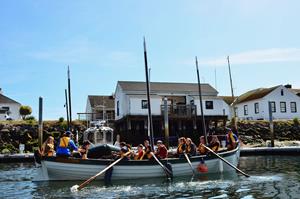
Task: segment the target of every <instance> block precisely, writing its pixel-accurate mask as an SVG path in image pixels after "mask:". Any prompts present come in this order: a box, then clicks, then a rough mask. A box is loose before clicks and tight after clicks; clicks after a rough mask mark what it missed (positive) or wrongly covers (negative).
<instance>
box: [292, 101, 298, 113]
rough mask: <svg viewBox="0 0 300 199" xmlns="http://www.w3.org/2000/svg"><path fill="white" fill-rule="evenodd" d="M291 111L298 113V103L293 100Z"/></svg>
mask: <svg viewBox="0 0 300 199" xmlns="http://www.w3.org/2000/svg"><path fill="white" fill-rule="evenodd" d="M291 112H292V113H297V104H296V102H291Z"/></svg>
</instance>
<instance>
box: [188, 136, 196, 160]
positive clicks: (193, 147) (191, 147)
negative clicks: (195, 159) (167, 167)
mask: <svg viewBox="0 0 300 199" xmlns="http://www.w3.org/2000/svg"><path fill="white" fill-rule="evenodd" d="M196 151H197V147H196V145H195V144H194V142H193V141H192V139H191V138H186V150H185V152H186V154H188V155H189V156H194V155H196Z"/></svg>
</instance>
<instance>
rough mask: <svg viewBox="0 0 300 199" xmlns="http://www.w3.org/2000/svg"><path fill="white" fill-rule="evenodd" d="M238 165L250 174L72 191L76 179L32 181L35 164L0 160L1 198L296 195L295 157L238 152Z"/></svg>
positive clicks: (299, 168)
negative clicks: (263, 155)
mask: <svg viewBox="0 0 300 199" xmlns="http://www.w3.org/2000/svg"><path fill="white" fill-rule="evenodd" d="M239 168H240V169H242V170H243V171H245V172H246V173H248V174H250V175H251V177H250V178H245V177H243V176H240V175H237V174H235V173H231V174H226V175H221V176H220V175H215V176H194V177H192V176H189V177H185V178H175V179H174V180H173V181H172V182H168V181H166V180H165V179H164V178H162V179H149V180H142V181H128V180H127V181H119V182H113V184H112V185H110V186H105V185H103V184H102V183H101V182H97V181H96V182H93V183H91V184H90V185H89V186H87V187H86V188H84V189H83V190H82V191H80V192H77V193H71V192H70V187H71V186H73V185H74V184H80V182H43V183H35V182H32V179H33V177H34V175H35V173H36V168H35V166H34V164H0V198H60V197H63V198H214V199H215V198H244V199H251V198H300V158H299V157H280V156H271V157H262V156H260V157H242V158H241V160H240V165H239Z"/></svg>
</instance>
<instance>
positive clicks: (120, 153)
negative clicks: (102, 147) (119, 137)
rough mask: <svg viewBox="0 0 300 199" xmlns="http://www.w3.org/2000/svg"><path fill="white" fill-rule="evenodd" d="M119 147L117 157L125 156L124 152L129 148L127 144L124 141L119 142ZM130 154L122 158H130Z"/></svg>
mask: <svg viewBox="0 0 300 199" xmlns="http://www.w3.org/2000/svg"><path fill="white" fill-rule="evenodd" d="M120 147H121V150H120V152H119V155H118V156H119V157H124V156H125V153H127V152H129V151H130V149H129V148H128V145H127V144H126V142H121V143H120ZM130 156H131V154H129V155H127V156H126V157H124V158H123V159H124V160H129V159H130Z"/></svg>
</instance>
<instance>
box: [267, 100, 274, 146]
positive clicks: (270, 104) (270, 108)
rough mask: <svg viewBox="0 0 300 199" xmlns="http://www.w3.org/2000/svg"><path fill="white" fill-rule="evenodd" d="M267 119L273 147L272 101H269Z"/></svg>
mask: <svg viewBox="0 0 300 199" xmlns="http://www.w3.org/2000/svg"><path fill="white" fill-rule="evenodd" d="M268 104H269V120H270V133H271V147H274V123H273V113H272V103H271V102H270V101H269V102H268Z"/></svg>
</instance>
